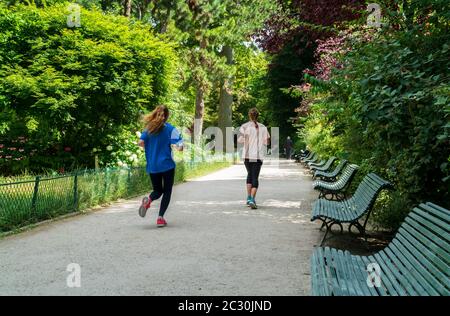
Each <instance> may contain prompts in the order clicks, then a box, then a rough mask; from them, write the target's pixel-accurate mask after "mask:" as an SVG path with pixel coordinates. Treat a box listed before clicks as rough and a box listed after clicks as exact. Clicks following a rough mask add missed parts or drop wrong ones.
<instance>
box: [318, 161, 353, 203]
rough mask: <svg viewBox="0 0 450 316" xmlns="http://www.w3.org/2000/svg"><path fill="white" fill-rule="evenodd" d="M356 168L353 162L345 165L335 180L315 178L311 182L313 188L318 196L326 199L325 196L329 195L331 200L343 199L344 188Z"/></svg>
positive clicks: (344, 195)
mask: <svg viewBox="0 0 450 316" xmlns="http://www.w3.org/2000/svg"><path fill="white" fill-rule="evenodd" d="M358 168H359V167H358V166H357V165H354V164H350V165H346V166H345V168H344V170H343V171H342V174H341V176H340V177H339V179H337V180H336V181H335V182H325V181H322V180H316V181H314V182H313V188H314V190H318V191H319V192H320V194H319V198H326V199H327V196H328V195H331V197H330V199H331V200H333V199H336V200H343V199H345V198H346V189H347V188H348V186H349V185H350V183H351V181H352V179H353V177H354V176H355V174H356V171H357V170H358Z"/></svg>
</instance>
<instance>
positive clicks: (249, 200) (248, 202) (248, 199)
mask: <svg viewBox="0 0 450 316" xmlns="http://www.w3.org/2000/svg"><path fill="white" fill-rule="evenodd" d="M251 201H252V197H251V196H248V197H247V206H248V207H250V202H251Z"/></svg>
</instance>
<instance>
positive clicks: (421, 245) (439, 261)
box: [311, 203, 450, 296]
mask: <svg viewBox="0 0 450 316" xmlns="http://www.w3.org/2000/svg"><path fill="white" fill-rule="evenodd" d="M449 243H450V211H449V210H447V209H444V208H442V207H440V206H438V205H435V204H432V203H426V204H420V205H419V206H418V207H416V208H414V209H413V210H412V211H411V212H410V213H409V215H408V216H407V217H406V219H405V221H404V222H403V224H402V225H401V226H400V229H399V230H398V232H397V234H396V235H395V237H394V239H393V240H392V241H391V243H390V244H389V245H388V246H387V247H386V248H385V249H383V250H381V251H379V252H377V253H375V254H374V255H370V256H356V255H352V254H350V253H349V252H348V251H342V250H337V249H332V248H328V247H326V248H322V247H318V248H316V249H315V251H314V252H313V255H312V257H311V285H312V295H316V296H331V295H335V296H342V295H346V296H350V295H359V296H397V295H400V296H416V295H420V296H430V295H431V296H438V295H442V296H449V295H450V244H449ZM369 274H370V278H369V279H368V277H369ZM377 277H378V280H377V279H376V278H377Z"/></svg>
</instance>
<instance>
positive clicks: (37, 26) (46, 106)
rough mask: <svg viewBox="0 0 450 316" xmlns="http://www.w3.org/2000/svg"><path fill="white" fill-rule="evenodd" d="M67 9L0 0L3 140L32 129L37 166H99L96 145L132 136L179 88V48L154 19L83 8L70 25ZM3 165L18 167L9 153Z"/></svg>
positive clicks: (30, 143)
mask: <svg viewBox="0 0 450 316" xmlns="http://www.w3.org/2000/svg"><path fill="white" fill-rule="evenodd" d="M68 13H69V12H68V11H67V4H57V5H54V6H47V7H46V8H36V7H35V6H32V5H31V6H25V5H19V6H17V7H11V8H6V7H4V6H0V28H1V29H2V33H1V34H0V63H1V64H2V67H1V68H0V77H1V78H2V80H1V82H0V117H1V118H2V120H1V122H2V123H1V124H0V137H1V141H0V143H2V144H3V143H10V142H12V141H13V140H15V139H17V138H18V137H26V138H27V139H28V143H27V146H29V147H30V148H32V149H33V150H37V153H36V154H35V155H34V156H33V157H31V158H29V159H28V160H27V167H28V168H32V169H42V168H54V169H56V168H58V167H60V166H66V167H69V166H70V167H75V166H87V167H92V166H93V163H94V159H93V152H92V150H93V149H94V148H106V147H107V146H108V145H111V144H110V141H111V140H115V141H120V140H123V139H125V137H122V136H121V135H123V134H124V133H125V134H126V133H129V130H130V129H131V130H136V129H137V123H138V119H139V117H140V115H141V114H142V113H143V112H147V111H148V110H151V109H152V108H153V107H154V106H155V105H156V104H158V103H161V102H164V101H166V100H167V97H168V96H169V95H170V94H172V93H173V88H172V87H171V85H172V82H173V74H174V71H175V67H176V60H177V59H176V56H175V53H174V51H173V49H172V47H171V45H169V44H167V43H165V42H163V41H161V40H159V39H157V38H156V37H154V36H152V33H151V28H150V27H149V26H145V25H144V24H141V23H130V22H129V20H127V19H126V18H123V17H118V16H113V15H107V14H103V13H102V12H100V11H97V10H95V9H94V10H87V9H82V11H81V27H80V28H69V27H68V26H67V16H68ZM175 119H177V118H175ZM118 145H119V146H120V144H118ZM63 148H66V149H69V150H67V151H66V152H65V153H64V152H63ZM67 152H69V153H70V154H67ZM0 155H1V156H2V158H4V157H3V155H2V154H1V153H0ZM39 157H45V158H43V159H39ZM48 157H52V159H48ZM104 163H108V160H105V161H104ZM0 168H1V170H2V171H3V172H14V170H12V168H11V163H10V161H5V159H1V160H0Z"/></svg>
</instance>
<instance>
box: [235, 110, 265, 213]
mask: <svg viewBox="0 0 450 316" xmlns="http://www.w3.org/2000/svg"><path fill="white" fill-rule="evenodd" d="M248 116H249V119H250V121H249V122H247V123H245V124H244V125H242V126H241V128H240V129H239V133H240V136H239V139H238V142H239V143H241V144H244V148H243V156H244V164H245V168H246V169H247V205H248V206H250V207H251V208H252V209H257V208H258V207H257V205H256V200H255V198H256V193H257V192H258V187H259V173H260V171H261V167H262V164H263V159H264V155H265V153H264V146H267V145H268V144H269V139H270V135H269V132H268V131H267V127H265V126H264V125H263V124H261V123H259V122H258V117H259V112H258V110H257V109H256V108H252V109H250V111H249V112H248Z"/></svg>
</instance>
